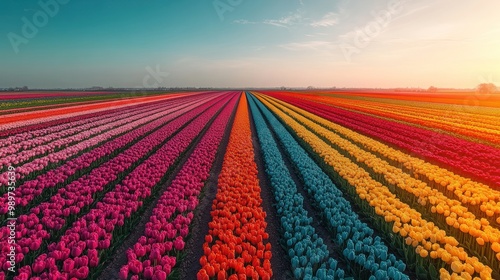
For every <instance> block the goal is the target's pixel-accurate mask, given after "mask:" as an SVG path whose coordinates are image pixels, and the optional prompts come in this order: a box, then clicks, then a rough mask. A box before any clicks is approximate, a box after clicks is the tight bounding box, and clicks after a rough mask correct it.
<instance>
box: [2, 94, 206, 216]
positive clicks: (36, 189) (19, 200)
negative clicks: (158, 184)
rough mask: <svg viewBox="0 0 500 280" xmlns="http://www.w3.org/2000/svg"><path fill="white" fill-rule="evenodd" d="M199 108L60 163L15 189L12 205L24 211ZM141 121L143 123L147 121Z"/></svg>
mask: <svg viewBox="0 0 500 280" xmlns="http://www.w3.org/2000/svg"><path fill="white" fill-rule="evenodd" d="M214 97H215V96H214ZM211 98H213V97H211ZM201 101H203V100H201ZM179 105H180V104H179ZM199 105H200V102H197V101H191V102H188V103H186V104H182V106H185V107H182V106H180V107H179V108H177V109H179V110H178V111H176V112H172V110H166V111H165V112H164V113H163V114H162V115H164V116H162V117H160V118H158V119H156V120H154V121H152V122H150V123H148V124H146V125H144V126H141V127H139V128H136V129H133V130H131V131H129V132H127V133H126V134H124V135H122V136H120V137H118V138H115V139H113V140H111V141H108V142H106V143H104V144H103V145H102V146H99V147H97V148H95V149H93V150H91V151H89V152H86V153H83V154H82V155H80V156H79V157H77V158H75V159H72V160H70V161H68V162H66V163H64V164H63V165H61V166H59V167H57V168H56V169H52V170H49V171H48V172H47V173H45V174H42V175H40V176H38V177H37V178H36V179H34V180H30V181H26V182H24V183H22V184H21V185H19V186H18V187H17V188H16V190H15V192H14V194H15V197H16V205H18V207H25V206H26V205H28V204H29V203H30V202H31V201H32V200H33V199H34V198H35V197H37V196H39V195H40V194H42V192H43V191H44V190H45V189H48V188H52V187H54V186H56V185H57V184H60V183H63V182H65V181H66V179H67V178H68V177H70V176H73V175H74V174H76V173H77V172H79V171H80V170H83V169H85V168H88V167H90V166H91V165H94V164H95V162H97V161H102V160H105V159H106V158H107V157H109V155H111V154H113V153H116V152H117V151H119V150H120V149H123V147H125V146H127V145H129V143H131V142H133V141H135V140H136V139H140V138H141V137H144V136H145V135H147V134H149V133H150V132H151V131H153V130H154V129H156V128H158V127H160V126H162V125H163V124H165V123H167V122H169V121H171V120H172V119H174V118H176V117H178V116H180V115H182V114H183V113H185V112H188V111H189V110H192V109H194V108H195V107H197V106H199ZM144 120H145V121H147V120H149V119H144ZM8 199H9V197H8V195H7V194H4V195H3V196H2V197H0V205H1V206H0V215H4V214H5V213H7V210H8V208H7V202H8Z"/></svg>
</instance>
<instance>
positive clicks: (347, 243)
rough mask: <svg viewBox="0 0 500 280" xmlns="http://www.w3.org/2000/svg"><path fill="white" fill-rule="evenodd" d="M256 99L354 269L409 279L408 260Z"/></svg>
mask: <svg viewBox="0 0 500 280" xmlns="http://www.w3.org/2000/svg"><path fill="white" fill-rule="evenodd" d="M255 100H256V99H255ZM256 103H257V106H258V107H259V109H260V110H261V111H262V113H263V115H264V116H265V118H266V119H267V120H268V122H269V124H270V126H271V127H272V128H273V130H274V131H275V134H276V137H277V138H278V139H279V141H280V143H281V144H282V145H283V149H284V150H285V151H286V153H287V154H288V157H289V158H290V160H291V162H292V164H293V165H294V167H295V170H296V171H297V172H298V175H299V177H300V179H301V181H302V183H303V186H304V188H305V189H306V191H307V192H308V193H309V194H310V195H311V197H312V199H313V201H314V203H315V205H314V206H315V207H316V208H317V209H318V210H319V211H320V212H321V213H322V214H323V217H324V219H325V222H326V223H327V224H328V226H329V228H330V230H331V232H332V233H333V236H335V239H334V241H335V243H336V245H338V246H339V248H343V250H342V254H343V256H344V257H345V259H346V260H348V261H349V263H354V265H353V266H352V267H351V270H352V271H353V272H354V271H359V270H360V269H366V270H367V271H369V272H370V273H371V275H372V276H374V277H375V279H409V277H408V276H407V275H406V274H404V273H403V272H404V270H405V268H406V265H405V263H404V262H402V261H401V260H397V259H396V257H395V256H394V255H393V254H389V253H388V248H387V246H386V245H385V244H384V242H383V241H382V240H381V239H380V237H379V236H375V237H374V232H373V229H371V228H370V227H369V226H368V225H367V224H366V223H363V222H362V221H361V220H360V219H359V217H358V215H357V214H356V213H355V212H354V211H353V210H352V208H351V204H350V203H349V202H348V201H347V200H346V199H345V198H344V197H343V194H342V192H341V191H340V190H339V189H338V188H337V187H336V186H335V184H334V183H333V182H332V181H331V180H330V178H329V177H328V175H326V174H325V173H324V172H323V170H322V169H321V168H320V167H319V166H318V165H317V164H316V163H315V162H314V160H313V159H312V158H311V157H310V156H309V155H308V154H307V152H306V151H305V150H304V149H303V148H302V147H301V146H300V145H299V144H298V143H297V141H296V140H295V139H294V138H293V136H292V135H291V134H290V133H289V132H288V131H287V129H286V128H285V127H284V126H283V125H282V124H281V122H280V121H279V120H278V119H277V118H276V117H275V116H274V115H273V114H272V113H271V112H270V111H269V110H268V109H267V108H266V107H265V106H264V105H263V104H262V103H261V102H259V101H257V102H256ZM372 278H373V277H372Z"/></svg>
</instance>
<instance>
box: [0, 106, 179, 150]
mask: <svg viewBox="0 0 500 280" xmlns="http://www.w3.org/2000/svg"><path fill="white" fill-rule="evenodd" d="M176 100H180V99H175V100H174V101H176ZM169 103H172V101H170V100H168V101H162V102H161V103H160V104H151V105H149V106H145V107H144V108H138V109H135V110H127V111H126V113H124V112H123V111H121V112H114V113H109V114H103V115H99V116H96V117H92V118H85V119H82V120H79V121H77V122H74V123H65V124H61V125H57V126H52V127H49V128H45V129H40V130H36V131H32V132H27V133H22V134H19V135H12V136H10V137H8V138H7V139H4V140H3V141H2V142H1V143H0V158H1V157H5V156H8V155H10V154H14V153H17V152H19V151H21V150H28V149H30V148H33V147H36V146H39V145H43V144H46V143H49V142H51V141H54V140H56V139H61V138H65V137H69V136H71V135H75V134H77V133H80V132H82V131H86V130H89V129H91V128H93V127H98V126H101V125H105V124H108V123H110V122H113V121H117V120H121V119H125V118H128V117H134V116H138V115H139V114H144V113H147V112H152V111H153V110H157V109H159V108H162V107H164V106H166V105H168V104H169Z"/></svg>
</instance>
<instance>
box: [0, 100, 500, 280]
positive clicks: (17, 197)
mask: <svg viewBox="0 0 500 280" xmlns="http://www.w3.org/2000/svg"><path fill="white" fill-rule="evenodd" d="M0 100H1V101H0V104H1V106H2V107H1V110H0V115H1V117H0V170H1V175H0V221H1V223H0V226H1V227H0V244H1V247H0V248H1V254H0V263H1V264H2V266H0V280H1V279H7V278H8V277H9V278H12V277H13V279H156V280H160V279H167V278H168V279H370V280H371V279H438V278H441V279H459V278H458V277H459V276H460V277H462V278H460V279H500V167H499V166H500V125H499V124H500V110H499V107H500V96H498V95H480V94H477V93H474V92H463V93H460V92H450V93H446V92H438V93H427V92H423V93H415V92H408V93H405V92H397V93H396V92H388V91H387V92H381V91H377V92H375V91H372V92H369V91H364V92H360V91H353V92H348V91H304V92H288V91H260V92H256V91H245V92H240V91H210V92H208V91H207V92H169V93H148V94H141V95H137V94H134V93H121V94H119V93H115V92H91V93H90V92H29V93H0ZM12 270H15V272H12Z"/></svg>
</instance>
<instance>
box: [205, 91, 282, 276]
mask: <svg viewBox="0 0 500 280" xmlns="http://www.w3.org/2000/svg"><path fill="white" fill-rule="evenodd" d="M260 191H261V190H260V187H259V180H258V178H257V165H256V163H255V161H254V151H253V146H252V138H251V130H250V117H249V112H248V107H247V100H246V97H245V94H243V95H242V96H241V100H240V103H239V105H238V109H237V112H236V117H235V120H234V124H233V127H232V130H231V134H230V138H229V143H228V145H227V149H226V154H225V156H224V162H223V165H222V170H221V173H220V175H219V179H218V191H217V195H216V198H215V200H214V201H213V204H212V212H211V215H212V221H211V222H210V223H209V232H208V234H207V235H206V236H205V243H204V244H203V250H204V256H202V258H201V259H200V263H201V265H202V269H201V270H200V271H199V272H198V279H210V278H215V277H217V279H247V277H248V278H251V279H270V278H271V276H272V275H273V274H272V269H271V262H270V259H271V244H270V243H269V242H268V241H267V240H268V238H269V234H268V233H267V232H266V226H267V224H266V222H265V217H266V213H265V212H264V210H263V208H262V206H261V204H262V199H261V197H260Z"/></svg>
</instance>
